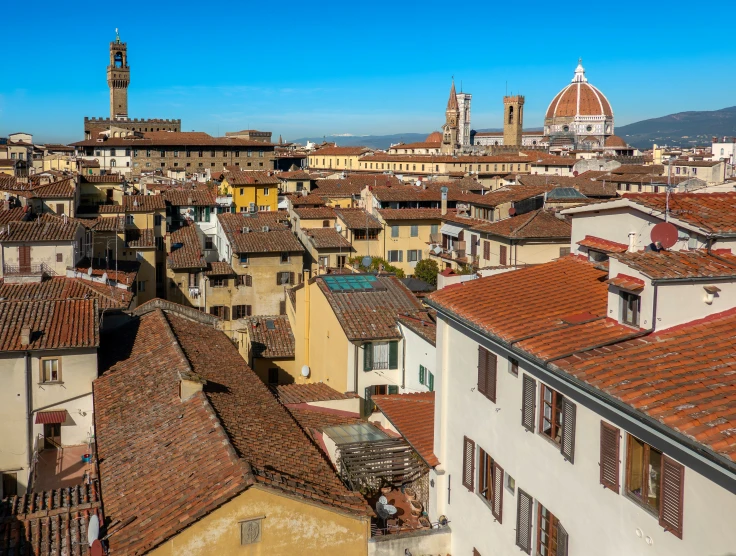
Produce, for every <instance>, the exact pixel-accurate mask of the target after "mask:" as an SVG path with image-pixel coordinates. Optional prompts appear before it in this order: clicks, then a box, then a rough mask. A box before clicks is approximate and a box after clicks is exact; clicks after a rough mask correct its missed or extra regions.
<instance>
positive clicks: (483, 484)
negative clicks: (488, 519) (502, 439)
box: [478, 448, 503, 523]
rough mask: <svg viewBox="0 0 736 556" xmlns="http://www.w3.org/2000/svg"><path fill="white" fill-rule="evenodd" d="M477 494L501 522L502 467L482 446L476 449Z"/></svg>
mask: <svg viewBox="0 0 736 556" xmlns="http://www.w3.org/2000/svg"><path fill="white" fill-rule="evenodd" d="M478 495H479V496H480V497H481V498H483V499H484V500H485V501H486V503H487V504H488V506H489V507H490V508H491V513H492V514H493V517H494V518H495V519H496V521H498V522H499V523H501V522H502V521H501V519H502V517H503V469H502V468H501V466H500V465H498V463H496V462H495V461H494V460H493V458H491V456H490V455H488V453H486V452H485V450H483V449H482V448H479V449H478Z"/></svg>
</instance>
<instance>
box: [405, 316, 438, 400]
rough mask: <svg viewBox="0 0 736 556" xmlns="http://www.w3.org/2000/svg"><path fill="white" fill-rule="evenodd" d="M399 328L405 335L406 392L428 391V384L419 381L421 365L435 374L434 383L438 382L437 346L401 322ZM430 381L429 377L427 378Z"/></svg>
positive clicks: (426, 380)
mask: <svg viewBox="0 0 736 556" xmlns="http://www.w3.org/2000/svg"><path fill="white" fill-rule="evenodd" d="M399 328H400V329H401V333H402V334H403V336H404V343H405V350H406V352H405V359H404V389H403V390H401V393H402V394H403V393H404V392H428V391H429V387H428V385H427V384H420V383H419V365H424V367H426V368H427V370H429V372H431V373H432V374H433V375H434V383H435V384H437V381H438V380H439V377H438V376H437V367H436V365H437V351H436V349H435V347H434V346H433V345H432V344H431V343H429V342H428V341H427V340H425V339H424V338H422V337H421V336H420V335H419V334H417V333H416V332H414V331H412V329H411V328H408V327H406V326H404V325H403V324H401V323H399ZM425 382H428V379H425Z"/></svg>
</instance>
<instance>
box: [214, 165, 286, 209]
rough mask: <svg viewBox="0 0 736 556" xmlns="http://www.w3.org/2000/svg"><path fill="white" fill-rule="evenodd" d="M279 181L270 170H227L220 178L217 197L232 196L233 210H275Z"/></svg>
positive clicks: (277, 200)
mask: <svg viewBox="0 0 736 556" xmlns="http://www.w3.org/2000/svg"><path fill="white" fill-rule="evenodd" d="M280 183H281V182H280V181H279V179H278V178H277V177H276V176H274V175H273V174H272V173H270V172H244V171H240V172H228V173H226V174H225V175H224V176H223V178H222V182H221V184H220V187H219V192H218V197H227V198H232V201H231V203H232V205H231V206H232V211H233V212H268V211H276V210H278V203H279V185H280Z"/></svg>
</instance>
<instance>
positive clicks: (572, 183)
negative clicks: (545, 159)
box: [512, 174, 618, 199]
mask: <svg viewBox="0 0 736 556" xmlns="http://www.w3.org/2000/svg"><path fill="white" fill-rule="evenodd" d="M518 183H519V184H520V185H526V186H535V187H544V188H545V189H546V190H551V189H552V188H554V187H558V186H562V187H574V188H575V189H577V190H578V191H580V193H582V194H583V195H585V196H586V197H596V198H606V199H609V198H613V197H618V189H617V188H616V186H615V185H614V184H612V183H609V182H608V181H604V180H599V181H593V180H592V179H588V178H585V177H582V176H577V177H571V176H548V175H536V174H522V175H519V176H518ZM512 187H513V186H512Z"/></svg>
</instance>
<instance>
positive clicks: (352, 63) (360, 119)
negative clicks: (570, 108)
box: [0, 0, 736, 142]
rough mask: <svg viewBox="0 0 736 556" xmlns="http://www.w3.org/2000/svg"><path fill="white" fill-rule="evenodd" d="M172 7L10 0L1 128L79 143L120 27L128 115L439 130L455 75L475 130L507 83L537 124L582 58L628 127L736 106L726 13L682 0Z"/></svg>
mask: <svg viewBox="0 0 736 556" xmlns="http://www.w3.org/2000/svg"><path fill="white" fill-rule="evenodd" d="M143 4H145V8H144V7H143ZM165 4H166V3H165V2H145V3H138V2H135V3H126V2H122V3H121V2H99V3H95V4H94V5H86V4H79V5H78V6H76V7H75V6H74V5H72V4H68V3H63V2H62V3H59V2H56V1H54V2H46V1H45V0H44V1H41V2H36V3H33V4H32V5H31V4H23V3H18V2H13V3H10V4H9V5H8V6H6V7H5V8H4V9H3V18H2V21H1V22H0V36H1V37H2V38H3V44H4V45H5V49H4V54H3V56H1V57H0V76H1V77H0V136H4V135H7V134H8V133H11V132H15V131H27V132H30V133H33V134H34V136H35V139H36V140H37V141H38V142H43V141H62V142H71V141H77V140H81V139H82V129H83V117H84V116H85V115H87V116H107V115H108V113H109V107H108V102H109V101H108V89H107V83H106V76H105V71H106V66H107V63H108V43H109V42H110V41H111V40H113V39H114V37H115V28H116V27H119V28H120V36H121V39H122V40H123V41H125V42H127V43H128V58H129V64H130V67H131V84H130V88H129V104H128V108H129V115H130V116H131V117H161V118H181V119H182V123H183V129H184V130H197V131H206V132H208V133H211V134H217V133H218V132H219V133H220V134H224V132H225V131H232V130H238V129H243V128H256V129H264V130H271V131H273V133H274V137H278V135H279V134H281V135H283V137H284V139H294V138H298V137H304V136H305V135H310V136H313V135H316V136H321V135H325V134H341V133H350V134H355V135H364V134H378V135H380V134H388V133H400V132H422V133H424V132H430V131H432V130H435V129H439V128H440V126H441V125H442V123H443V121H444V109H445V103H446V102H447V94H448V90H449V86H450V77H451V76H452V75H455V78H456V81H457V84H458V89H459V86H460V81H462V83H463V88H464V89H465V90H466V91H467V92H471V93H473V114H472V125H473V127H474V128H476V129H481V128H488V127H498V126H500V125H501V112H502V98H501V97H502V96H503V95H504V93H505V91H506V83H508V90H509V92H513V93H521V94H524V95H526V107H527V110H526V114H525V122H524V123H525V126H526V127H538V126H541V125H542V119H543V117H544V112H545V110H546V108H547V105H548V103H549V102H550V101H551V99H552V98H553V96H554V95H555V94H556V93H557V92H558V91H559V90H560V89H561V88H562V87H564V86H565V85H566V84H567V83H569V81H570V79H571V78H572V76H573V71H574V69H575V66H576V64H577V59H578V57H582V58H583V64H584V66H585V68H586V70H587V75H588V78H589V80H590V82H591V83H592V84H594V85H596V86H597V87H598V88H600V89H601V90H602V91H603V92H604V93H605V94H606V96H607V97H608V99H609V100H610V102H611V105H612V106H613V109H614V112H615V115H616V124H617V125H623V124H626V123H630V122H634V121H638V120H641V119H645V118H650V117H656V116H662V115H665V114H669V113H672V112H679V111H685V110H715V109H719V108H724V107H727V106H731V105H734V104H736V97H734V94H733V91H734V90H735V86H736V73H735V72H734V71H733V68H734V67H736V49H733V48H728V47H720V46H718V44H719V43H720V44H721V45H722V44H723V35H722V34H720V35H716V33H719V32H722V31H723V30H724V29H725V28H724V27H723V25H722V24H721V23H720V19H719V18H720V16H719V15H718V14H717V13H716V12H714V11H712V10H709V9H700V8H699V7H692V6H691V7H690V8H686V7H685V5H684V4H683V5H680V6H678V3H677V2H675V3H674V4H673V3H671V2H670V3H667V4H657V3H651V2H638V3H633V4H628V5H620V6H612V5H611V4H610V3H608V4H606V3H601V2H591V3H587V4H585V5H584V7H583V6H582V5H581V4H577V3H569V4H567V5H561V4H559V3H558V4H554V3H549V2H544V3H541V2H540V3H535V2H526V3H521V4H519V3H513V2H488V1H483V2H465V3H456V2H448V1H446V2H433V1H427V2H406V1H404V2H401V1H399V2H396V1H394V2H385V3H384V2H372V3H361V2H331V1H327V2H317V3H315V2H301V3H296V2H294V3H291V2H286V1H281V2H252V1H251V2H243V3H231V2H202V1H201V0H199V1H196V2H192V1H190V0H182V1H181V2H177V3H175V4H172V5H171V7H168V6H165ZM460 6H462V9H463V10H466V11H463V12H456V11H453V10H454V8H455V7H460ZM668 14H671V15H668ZM585 22H589V27H588V28H586V27H585V25H586V23H585Z"/></svg>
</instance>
